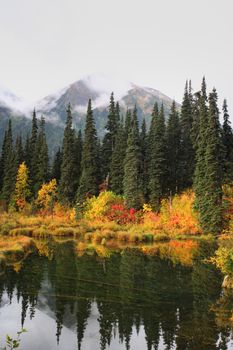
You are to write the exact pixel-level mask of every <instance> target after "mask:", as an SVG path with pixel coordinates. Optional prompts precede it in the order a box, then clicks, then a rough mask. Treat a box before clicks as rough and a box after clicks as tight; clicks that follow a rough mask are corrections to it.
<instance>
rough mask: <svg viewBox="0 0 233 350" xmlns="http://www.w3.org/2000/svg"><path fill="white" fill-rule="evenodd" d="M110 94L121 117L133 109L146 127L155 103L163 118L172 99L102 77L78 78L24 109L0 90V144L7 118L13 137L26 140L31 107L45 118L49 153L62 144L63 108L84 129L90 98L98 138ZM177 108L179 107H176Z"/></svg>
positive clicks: (154, 91)
mask: <svg viewBox="0 0 233 350" xmlns="http://www.w3.org/2000/svg"><path fill="white" fill-rule="evenodd" d="M111 92H114V98H115V101H118V102H119V105H120V109H121V113H122V115H123V116H124V115H125V112H126V110H127V108H129V109H133V108H134V106H135V105H136V106H137V110H138V118H139V122H141V121H142V118H145V119H146V121H147V124H148V125H149V123H150V120H151V112H152V109H153V106H154V104H155V102H157V103H158V105H159V106H160V105H161V104H162V103H163V105H164V110H165V115H168V114H169V111H170V106H171V103H172V99H171V98H169V97H168V96H166V95H164V94H163V93H161V92H160V91H158V90H156V89H153V88H150V87H142V86H139V85H136V84H134V83H131V82H127V81H122V80H120V79H112V78H109V77H107V76H104V75H91V76H87V77H85V78H83V79H80V80H78V81H76V82H74V83H72V84H70V85H68V86H67V87H64V88H63V89H61V90H60V91H58V92H56V93H54V94H51V95H48V96H46V97H45V98H43V99H41V100H40V101H37V102H36V103H35V104H34V106H32V105H31V106H28V105H27V104H26V103H24V101H23V100H22V99H20V98H18V97H17V96H15V95H14V94H13V93H11V92H10V91H8V90H3V89H0V129H1V132H0V144H1V143H2V140H3V135H4V130H5V128H6V126H7V123H8V120H9V118H11V119H12V128H13V134H16V133H21V134H22V136H23V137H26V135H27V133H28V132H29V131H30V127H31V124H30V119H31V114H32V110H33V108H36V111H37V117H38V118H39V117H40V116H41V115H43V116H44V117H45V119H46V133H47V137H48V138H47V140H48V145H49V149H50V152H51V153H52V154H53V153H54V151H55V150H56V149H57V148H58V146H60V145H61V143H62V136H63V129H64V126H65V121H66V109H67V106H68V104H69V103H70V104H71V107H72V114H73V123H74V127H75V128H76V129H80V128H81V129H84V126H85V115H86V109H87V103H88V100H89V99H90V98H91V100H92V106H93V109H94V117H95V122H96V128H97V131H98V134H99V136H100V137H102V136H103V135H104V132H105V125H106V121H107V115H108V105H109V99H110V94H111ZM177 106H178V108H179V104H177Z"/></svg>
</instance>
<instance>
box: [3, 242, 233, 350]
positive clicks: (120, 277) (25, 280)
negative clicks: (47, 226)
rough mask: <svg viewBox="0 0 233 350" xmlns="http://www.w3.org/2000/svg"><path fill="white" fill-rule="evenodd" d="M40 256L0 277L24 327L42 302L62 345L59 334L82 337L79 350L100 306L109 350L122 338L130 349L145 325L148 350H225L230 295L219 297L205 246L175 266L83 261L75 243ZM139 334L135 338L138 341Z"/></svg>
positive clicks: (141, 260)
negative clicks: (161, 348) (65, 331)
mask: <svg viewBox="0 0 233 350" xmlns="http://www.w3.org/2000/svg"><path fill="white" fill-rule="evenodd" d="M38 247H40V251H39V254H34V255H30V256H29V257H28V258H27V259H26V260H25V261H23V262H22V266H21V268H20V269H16V270H15V269H14V268H8V269H7V271H6V274H5V275H4V276H1V278H0V301H1V298H2V296H3V294H4V293H6V294H7V296H8V299H9V302H11V300H12V298H13V296H14V295H15V296H16V298H17V299H18V302H19V303H21V323H22V325H23V324H24V321H25V318H26V317H27V315H28V316H29V317H30V318H33V317H34V315H35V314H36V312H37V311H36V309H37V308H39V309H41V310H43V305H42V301H41V296H42V295H43V303H46V308H47V309H49V310H50V313H51V314H52V315H53V317H54V318H55V321H56V324H57V330H56V334H55V335H54V336H56V338H57V342H58V343H59V341H60V338H61V337H62V328H63V326H66V327H68V328H70V329H72V330H73V329H75V330H76V332H77V345H78V349H82V343H83V341H84V338H85V330H86V328H87V327H88V322H89V318H90V316H91V314H92V306H93V305H94V304H95V305H96V306H97V310H98V318H97V320H98V324H99V339H100V344H99V348H100V349H101V350H104V349H106V348H107V347H108V346H109V345H110V344H111V342H112V340H113V339H114V337H116V334H117V336H119V340H120V342H122V343H124V344H125V348H126V349H130V344H131V338H132V335H133V334H134V330H136V332H137V333H139V331H140V329H141V328H142V327H143V329H144V331H145V341H146V343H147V349H148V350H152V349H155V350H156V349H159V343H160V341H161V340H162V341H163V343H164V349H166V350H171V349H173V348H174V346H176V349H177V350H184V349H187V350H196V349H197V348H198V350H207V349H208V350H212V349H219V350H225V349H227V343H228V342H229V340H230V338H231V335H232V320H230V318H232V310H233V293H229V292H228V293H223V294H221V290H220V284H221V278H220V276H219V274H218V273H217V272H216V270H215V268H214V267H213V266H212V265H209V264H208V263H206V262H204V261H203V258H204V257H206V256H208V255H209V254H211V251H210V250H211V249H210V248H209V246H208V249H207V247H206V245H205V244H204V246H202V245H201V246H200V249H199V255H198V256H197V259H196V260H195V261H194V262H193V264H192V266H188V267H187V266H183V265H181V264H176V265H175V266H174V264H173V263H172V262H171V260H169V259H166V258H163V259H161V258H159V257H156V256H146V255H145V254H143V253H142V252H140V251H139V250H138V249H125V250H124V251H123V252H122V253H112V254H111V257H108V258H100V257H99V256H98V255H97V254H94V253H93V254H92V255H90V254H82V255H81V256H78V254H77V250H76V243H75V242H73V241H72V240H71V241H68V242H66V243H55V242H53V241H51V242H49V243H48V242H47V246H46V248H45V245H44V244H38ZM134 336H135V335H134Z"/></svg>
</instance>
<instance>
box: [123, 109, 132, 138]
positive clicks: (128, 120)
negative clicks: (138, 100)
mask: <svg viewBox="0 0 233 350" xmlns="http://www.w3.org/2000/svg"><path fill="white" fill-rule="evenodd" d="M131 119H132V116H131V110H130V109H127V111H126V115H125V134H126V138H128V136H129V133H130V130H131V123H132V121H131Z"/></svg>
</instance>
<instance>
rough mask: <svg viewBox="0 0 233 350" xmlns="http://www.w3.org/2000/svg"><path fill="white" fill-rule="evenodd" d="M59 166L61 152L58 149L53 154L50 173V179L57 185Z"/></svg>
mask: <svg viewBox="0 0 233 350" xmlns="http://www.w3.org/2000/svg"><path fill="white" fill-rule="evenodd" d="M61 166H62V152H61V149H60V147H59V148H58V151H57V152H56V154H55V157H54V161H53V166H52V171H51V178H52V179H56V181H57V183H58V184H59V182H60V179H61Z"/></svg>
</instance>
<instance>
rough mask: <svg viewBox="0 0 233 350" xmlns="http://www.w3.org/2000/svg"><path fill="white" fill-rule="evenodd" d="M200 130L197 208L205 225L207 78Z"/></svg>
mask: <svg viewBox="0 0 233 350" xmlns="http://www.w3.org/2000/svg"><path fill="white" fill-rule="evenodd" d="M198 104H199V118H198V119H199V128H198V129H199V130H198V135H197V137H196V141H195V145H196V166H195V172H194V190H195V208H196V209H197V210H198V212H199V216H200V224H201V226H203V225H204V220H205V219H204V212H205V203H204V202H205V201H204V198H205V193H206V187H207V183H206V163H205V161H206V160H205V152H206V147H207V135H206V129H207V126H208V107H207V95H206V82H205V78H203V80H202V88H201V93H200V95H199V102H198Z"/></svg>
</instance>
